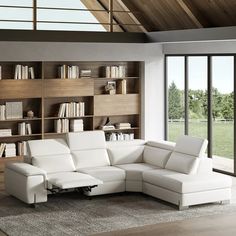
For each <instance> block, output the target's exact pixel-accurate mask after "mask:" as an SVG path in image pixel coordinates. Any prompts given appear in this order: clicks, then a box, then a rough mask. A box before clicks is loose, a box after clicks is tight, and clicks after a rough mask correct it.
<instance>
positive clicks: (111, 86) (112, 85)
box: [105, 81, 116, 95]
mask: <svg viewBox="0 0 236 236" xmlns="http://www.w3.org/2000/svg"><path fill="white" fill-rule="evenodd" d="M105 91H106V92H107V93H109V94H110V95H114V94H116V82H115V81H108V82H107V84H106V86H105Z"/></svg>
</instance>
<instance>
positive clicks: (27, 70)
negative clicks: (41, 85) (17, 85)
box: [14, 65, 35, 79]
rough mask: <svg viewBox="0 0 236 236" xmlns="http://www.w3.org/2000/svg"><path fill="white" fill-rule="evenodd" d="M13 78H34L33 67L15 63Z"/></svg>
mask: <svg viewBox="0 0 236 236" xmlns="http://www.w3.org/2000/svg"><path fill="white" fill-rule="evenodd" d="M14 79H35V75H34V67H29V66H24V65H16V67H15V75H14Z"/></svg>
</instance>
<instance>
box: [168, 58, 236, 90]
mask: <svg viewBox="0 0 236 236" xmlns="http://www.w3.org/2000/svg"><path fill="white" fill-rule="evenodd" d="M167 63H168V64H167V65H168V67H167V68H168V69H167V77H168V84H171V82H172V81H174V82H175V84H176V85H177V87H178V88H179V89H181V90H183V89H184V57H168V61H167ZM233 67H234V63H233V57H232V56H213V57H212V85H213V87H214V88H217V89H218V91H219V92H221V93H231V92H232V91H233V87H234V85H233V79H234V72H233ZM188 71H189V72H188V73H189V74H188V77H189V89H192V90H197V89H202V90H206V89H207V57H202V56H192V57H189V67H188Z"/></svg>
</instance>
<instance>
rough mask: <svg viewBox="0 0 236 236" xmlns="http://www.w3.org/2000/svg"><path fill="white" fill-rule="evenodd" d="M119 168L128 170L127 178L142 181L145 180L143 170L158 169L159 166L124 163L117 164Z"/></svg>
mask: <svg viewBox="0 0 236 236" xmlns="http://www.w3.org/2000/svg"><path fill="white" fill-rule="evenodd" d="M117 167H118V168H121V169H122V170H125V172H126V180H133V181H142V180H143V172H144V171H147V170H154V169H157V168H158V167H157V166H153V165H150V164H146V163H133V164H124V165H117Z"/></svg>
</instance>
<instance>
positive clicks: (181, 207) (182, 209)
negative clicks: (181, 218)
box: [178, 203, 189, 211]
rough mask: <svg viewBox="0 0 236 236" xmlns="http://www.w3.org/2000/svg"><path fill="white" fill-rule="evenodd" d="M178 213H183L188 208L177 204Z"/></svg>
mask: <svg viewBox="0 0 236 236" xmlns="http://www.w3.org/2000/svg"><path fill="white" fill-rule="evenodd" d="M178 208H179V211H184V210H187V209H188V208H189V206H183V205H182V204H181V203H179V206H178Z"/></svg>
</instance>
